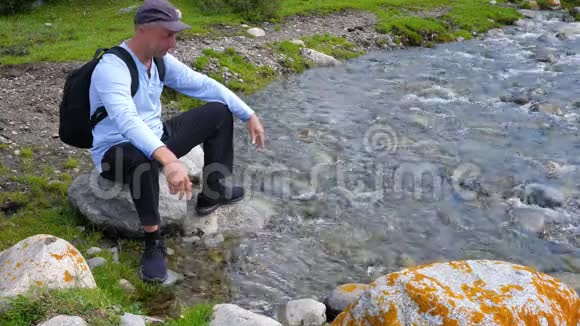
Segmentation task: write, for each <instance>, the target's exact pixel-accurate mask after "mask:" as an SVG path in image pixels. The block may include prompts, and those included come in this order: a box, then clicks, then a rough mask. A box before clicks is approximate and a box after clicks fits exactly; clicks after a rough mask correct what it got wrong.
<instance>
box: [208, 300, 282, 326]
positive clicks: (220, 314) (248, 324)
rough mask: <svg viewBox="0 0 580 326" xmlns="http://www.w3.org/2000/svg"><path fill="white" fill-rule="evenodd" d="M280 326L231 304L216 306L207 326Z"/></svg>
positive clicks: (275, 322)
mask: <svg viewBox="0 0 580 326" xmlns="http://www.w3.org/2000/svg"><path fill="white" fill-rule="evenodd" d="M231 325H236V326H282V324H280V323H279V322H277V321H275V320H274V319H272V318H269V317H266V316H262V315H258V314H255V313H253V312H251V311H248V310H245V309H242V308H240V307H239V306H236V305H233V304H218V305H215V306H214V307H213V312H212V316H211V321H210V322H209V326H231Z"/></svg>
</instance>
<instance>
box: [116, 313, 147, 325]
mask: <svg viewBox="0 0 580 326" xmlns="http://www.w3.org/2000/svg"><path fill="white" fill-rule="evenodd" d="M119 326H145V319H143V317H141V316H138V315H133V314H130V313H125V314H124V315H123V317H121V322H120V324H119Z"/></svg>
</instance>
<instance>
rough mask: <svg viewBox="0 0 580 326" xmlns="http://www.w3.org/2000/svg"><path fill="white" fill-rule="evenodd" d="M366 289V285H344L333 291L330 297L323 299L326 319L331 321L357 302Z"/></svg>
mask: <svg viewBox="0 0 580 326" xmlns="http://www.w3.org/2000/svg"><path fill="white" fill-rule="evenodd" d="M367 288H368V285H367V284H356V283H353V284H344V285H341V286H339V287H337V288H336V289H334V290H333V291H332V292H331V293H330V295H329V296H328V297H327V298H326V299H324V305H325V306H326V317H327V319H328V320H329V321H332V320H334V319H335V318H336V316H338V314H340V313H341V312H343V311H344V309H346V307H347V306H348V305H349V304H353V303H355V302H357V301H358V299H359V298H360V296H361V295H362V294H363V292H364V291H365V290H366V289H367Z"/></svg>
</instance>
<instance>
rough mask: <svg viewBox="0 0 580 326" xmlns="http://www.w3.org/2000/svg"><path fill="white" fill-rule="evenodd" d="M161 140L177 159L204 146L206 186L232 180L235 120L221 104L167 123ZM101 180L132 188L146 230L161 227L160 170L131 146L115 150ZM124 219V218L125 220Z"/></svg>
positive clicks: (108, 157)
mask: <svg viewBox="0 0 580 326" xmlns="http://www.w3.org/2000/svg"><path fill="white" fill-rule="evenodd" d="M163 131H164V132H163V137H162V138H161V140H162V141H163V142H164V143H165V145H166V146H167V148H168V149H169V150H171V151H172V152H173V153H174V154H175V156H177V157H178V158H179V157H182V156H184V155H185V154H187V153H189V151H191V149H192V148H194V147H195V146H197V145H199V144H202V143H203V151H204V170H203V174H204V175H203V179H204V186H206V184H209V185H211V184H214V183H216V182H219V180H220V179H222V178H224V177H226V176H228V175H229V174H231V172H232V168H233V159H234V152H233V117H232V113H231V112H230V111H229V110H228V108H227V107H226V106H225V105H223V104H221V103H215V102H212V103H207V104H205V105H203V106H201V107H199V108H195V109H192V110H189V111H187V112H184V113H182V114H180V115H178V116H175V117H173V118H171V119H169V120H167V121H165V122H164V123H163ZM101 167H102V170H103V172H101V176H102V177H103V178H105V179H109V180H112V181H115V182H123V183H125V184H128V185H129V189H130V191H131V196H132V198H133V202H134V204H135V208H136V209H137V214H138V215H139V219H140V220H141V224H142V225H144V226H152V225H159V224H160V218H159V170H160V168H161V164H160V163H159V162H158V161H156V160H155V159H151V160H150V159H149V158H148V157H146V156H145V154H143V152H141V151H140V150H139V149H138V148H137V147H135V146H134V145H133V144H131V143H129V142H125V143H121V144H118V145H115V146H113V147H111V148H110V149H109V150H108V151H107V152H106V153H105V155H104V157H103V160H102V162H101ZM121 218H122V216H121Z"/></svg>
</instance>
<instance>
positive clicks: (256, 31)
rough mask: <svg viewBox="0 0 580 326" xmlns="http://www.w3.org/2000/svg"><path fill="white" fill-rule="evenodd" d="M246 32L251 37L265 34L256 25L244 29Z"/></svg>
mask: <svg viewBox="0 0 580 326" xmlns="http://www.w3.org/2000/svg"><path fill="white" fill-rule="evenodd" d="M246 33H248V34H250V35H251V36H253V37H263V36H266V32H265V31H264V30H263V29H261V28H258V27H253V28H250V29H248V30H247V31H246Z"/></svg>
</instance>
